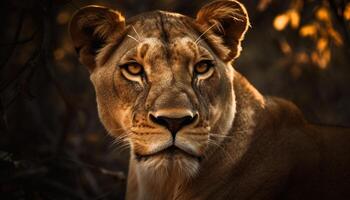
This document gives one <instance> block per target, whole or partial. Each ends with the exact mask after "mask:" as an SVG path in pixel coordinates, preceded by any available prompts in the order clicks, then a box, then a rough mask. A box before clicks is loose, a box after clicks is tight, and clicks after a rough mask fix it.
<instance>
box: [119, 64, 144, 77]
mask: <svg viewBox="0 0 350 200" xmlns="http://www.w3.org/2000/svg"><path fill="white" fill-rule="evenodd" d="M121 67H122V68H123V69H124V70H125V71H126V72H127V73H129V74H130V75H133V76H138V75H141V74H142V73H143V67H142V65H141V64H139V63H136V62H133V63H127V64H124V65H122V66H121Z"/></svg>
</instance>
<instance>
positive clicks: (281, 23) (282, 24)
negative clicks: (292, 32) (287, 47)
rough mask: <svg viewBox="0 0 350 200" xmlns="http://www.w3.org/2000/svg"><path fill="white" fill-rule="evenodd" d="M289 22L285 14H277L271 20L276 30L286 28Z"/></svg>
mask: <svg viewBox="0 0 350 200" xmlns="http://www.w3.org/2000/svg"><path fill="white" fill-rule="evenodd" d="M288 22H289V16H288V15H287V14H281V15H277V16H276V17H275V19H274V21H273V26H274V27H275V29H276V30H278V31H282V30H283V29H285V28H286V26H287V24H288Z"/></svg>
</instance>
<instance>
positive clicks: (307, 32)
mask: <svg viewBox="0 0 350 200" xmlns="http://www.w3.org/2000/svg"><path fill="white" fill-rule="evenodd" d="M299 34H300V35H301V36H302V37H308V36H316V34H317V26H316V25H315V24H308V25H305V26H303V27H301V29H300V31H299Z"/></svg>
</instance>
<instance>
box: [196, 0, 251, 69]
mask: <svg viewBox="0 0 350 200" xmlns="http://www.w3.org/2000/svg"><path fill="white" fill-rule="evenodd" d="M196 22H197V24H199V27H200V29H201V31H202V32H203V33H204V32H205V31H206V33H205V35H203V37H204V38H206V39H207V40H208V42H209V43H213V44H212V46H214V47H217V49H216V51H217V52H218V54H219V56H220V57H221V59H222V60H224V61H227V62H229V61H232V60H233V59H235V58H237V57H238V56H239V54H240V51H241V41H242V40H243V38H244V35H245V33H246V31H247V29H248V27H249V17H248V13H247V10H246V9H245V7H244V5H243V4H241V3H240V2H238V1H235V0H219V1H214V2H212V3H209V4H207V5H205V6H203V7H202V8H201V9H200V10H199V11H198V13H197V18H196ZM217 43H221V44H219V45H217ZM222 46H223V47H222Z"/></svg>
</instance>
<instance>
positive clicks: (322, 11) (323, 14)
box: [316, 7, 331, 22]
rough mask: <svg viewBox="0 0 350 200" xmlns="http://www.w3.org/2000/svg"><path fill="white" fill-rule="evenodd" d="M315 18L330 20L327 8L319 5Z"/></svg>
mask: <svg viewBox="0 0 350 200" xmlns="http://www.w3.org/2000/svg"><path fill="white" fill-rule="evenodd" d="M316 18H317V19H318V20H320V21H324V22H330V21H331V17H330V15H329V10H328V9H327V8H326V7H320V8H319V9H317V11H316Z"/></svg>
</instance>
